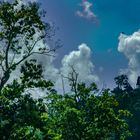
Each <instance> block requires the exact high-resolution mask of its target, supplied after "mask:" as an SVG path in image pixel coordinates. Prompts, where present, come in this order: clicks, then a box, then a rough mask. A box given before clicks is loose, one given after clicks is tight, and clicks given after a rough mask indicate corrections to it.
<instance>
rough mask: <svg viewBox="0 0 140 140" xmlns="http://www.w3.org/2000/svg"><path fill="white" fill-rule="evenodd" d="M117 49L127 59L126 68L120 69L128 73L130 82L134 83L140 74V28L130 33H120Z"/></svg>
mask: <svg viewBox="0 0 140 140" xmlns="http://www.w3.org/2000/svg"><path fill="white" fill-rule="evenodd" d="M118 51H119V52H121V53H123V54H124V55H125V57H126V58H127V59H128V68H127V69H125V70H121V71H122V72H123V73H126V74H128V77H129V80H130V82H131V83H132V84H136V80H137V77H138V76H140V30H138V31H137V32H134V33H133V34H132V35H125V34H120V36H119V45H118Z"/></svg>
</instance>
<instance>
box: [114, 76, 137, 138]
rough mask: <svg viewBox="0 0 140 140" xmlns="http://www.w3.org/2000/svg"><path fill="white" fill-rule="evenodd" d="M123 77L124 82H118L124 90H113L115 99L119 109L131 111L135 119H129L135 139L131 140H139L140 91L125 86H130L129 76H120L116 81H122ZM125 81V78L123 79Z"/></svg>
mask: <svg viewBox="0 0 140 140" xmlns="http://www.w3.org/2000/svg"><path fill="white" fill-rule="evenodd" d="M120 77H121V78H122V77H125V78H124V80H123V81H125V82H121V81H122V80H121V81H119V80H118V82H116V83H118V84H119V85H121V87H122V88H118V84H117V88H115V89H114V90H113V93H114V94H115V98H116V99H117V101H118V102H119V106H118V109H127V110H129V111H130V112H131V113H132V114H133V117H132V118H131V119H128V120H127V121H128V124H129V126H130V129H131V131H132V133H133V137H132V138H131V139H132V140H139V137H140V119H139V118H140V117H139V116H140V89H139V88H136V89H132V88H130V86H127V87H126V86H125V85H126V83H127V85H130V84H129V82H128V78H127V76H118V77H116V78H115V80H116V79H121V78H120ZM122 79H123V78H122Z"/></svg>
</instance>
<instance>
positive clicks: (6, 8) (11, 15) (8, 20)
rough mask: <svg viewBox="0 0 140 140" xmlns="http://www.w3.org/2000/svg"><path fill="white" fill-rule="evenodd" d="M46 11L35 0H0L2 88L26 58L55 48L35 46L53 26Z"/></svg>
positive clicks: (0, 82)
mask: <svg viewBox="0 0 140 140" xmlns="http://www.w3.org/2000/svg"><path fill="white" fill-rule="evenodd" d="M44 14H45V13H44V12H43V11H41V10H40V9H39V6H38V4H37V3H35V2H33V3H28V4H26V5H25V4H24V3H23V2H22V0H15V1H14V2H11V3H10V2H0V45H1V47H0V71H1V75H0V91H1V89H2V88H3V86H4V85H5V83H6V82H7V81H8V79H9V77H10V74H11V72H12V71H13V70H14V69H16V67H17V66H18V65H20V64H21V63H22V62H23V61H24V60H25V59H27V58H29V57H30V56H31V55H33V54H48V53H49V52H50V51H52V50H50V49H48V48H45V47H43V48H38V49H35V47H36V45H37V43H38V42H39V41H41V40H43V39H45V37H46V36H47V35H48V34H47V33H48V32H47V30H49V29H50V26H49V24H47V23H45V22H44V21H43V20H42V16H43V15H44Z"/></svg>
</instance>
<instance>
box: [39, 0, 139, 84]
mask: <svg viewBox="0 0 140 140" xmlns="http://www.w3.org/2000/svg"><path fill="white" fill-rule="evenodd" d="M40 2H41V3H42V7H43V9H44V10H46V11H47V18H48V20H49V21H51V22H54V23H55V26H57V27H58V28H59V30H58V31H57V32H56V37H57V38H59V39H61V41H62V44H63V48H61V49H60V50H59V54H58V56H57V57H59V58H60V59H61V58H62V57H63V55H65V54H67V53H69V52H70V51H72V50H76V49H77V47H78V45H80V44H81V43H86V44H87V45H88V46H89V47H90V48H91V50H93V51H92V52H93V53H92V61H93V63H94V65H95V71H96V73H97V74H98V75H99V77H100V79H101V80H102V81H104V82H105V83H106V84H107V85H108V86H111V85H112V83H113V78H114V77H115V76H116V75H117V74H118V73H119V71H120V69H125V68H127V65H128V60H127V59H126V57H125V56H124V54H123V53H120V52H118V43H119V40H118V37H119V35H120V33H121V32H124V33H125V34H127V35H130V34H132V33H133V32H135V31H137V30H138V29H139V26H140V24H139V23H140V16H139V13H140V1H139V0H117V1H116V0H89V1H88V2H90V3H92V4H93V6H92V7H91V11H92V12H94V13H95V14H96V16H97V20H98V21H99V25H97V24H95V23H93V22H92V21H91V20H88V19H86V18H81V17H79V16H77V15H76V11H78V10H82V7H81V6H80V5H79V4H80V3H81V2H82V1H81V0H41V1H40ZM59 58H58V60H59ZM101 68H102V72H101V71H100V69H101Z"/></svg>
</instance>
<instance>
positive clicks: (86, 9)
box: [76, 0, 97, 23]
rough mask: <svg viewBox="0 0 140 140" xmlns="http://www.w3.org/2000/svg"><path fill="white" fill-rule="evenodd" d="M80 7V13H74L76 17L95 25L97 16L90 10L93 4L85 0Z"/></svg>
mask: <svg viewBox="0 0 140 140" xmlns="http://www.w3.org/2000/svg"><path fill="white" fill-rule="evenodd" d="M80 6H81V7H82V11H80V10H78V11H76V15H78V16H79V17H82V18H86V19H88V20H91V21H92V22H94V23H97V16H96V15H95V13H94V12H93V11H92V10H91V7H92V6H93V4H92V3H90V2H89V1H87V0H82V2H81V4H80Z"/></svg>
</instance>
